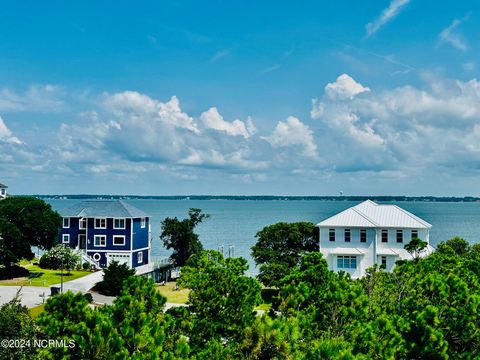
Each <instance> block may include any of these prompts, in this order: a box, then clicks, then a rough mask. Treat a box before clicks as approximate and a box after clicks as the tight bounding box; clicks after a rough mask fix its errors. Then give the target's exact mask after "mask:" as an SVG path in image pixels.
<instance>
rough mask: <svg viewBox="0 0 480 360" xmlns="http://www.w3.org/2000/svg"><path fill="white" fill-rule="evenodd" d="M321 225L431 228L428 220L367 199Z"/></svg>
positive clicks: (398, 208) (395, 206) (393, 206)
mask: <svg viewBox="0 0 480 360" xmlns="http://www.w3.org/2000/svg"><path fill="white" fill-rule="evenodd" d="M317 226H320V227H327V226H331V227H335V226H337V227H340V226H341V227H346V226H348V227H364V228H378V227H384V228H413V229H429V228H431V227H432V225H430V224H429V223H428V222H426V221H424V220H422V219H420V218H419V217H418V216H416V215H413V214H412V213H410V212H408V211H406V210H404V209H402V208H400V207H398V206H397V205H383V204H381V205H380V204H377V203H375V202H373V201H371V200H366V201H364V202H362V203H360V204H358V205H356V206H353V207H351V208H348V209H346V210H344V211H342V212H340V213H338V214H336V215H334V216H332V217H329V218H328V219H325V220H323V221H322V222H320V223H318V224H317Z"/></svg>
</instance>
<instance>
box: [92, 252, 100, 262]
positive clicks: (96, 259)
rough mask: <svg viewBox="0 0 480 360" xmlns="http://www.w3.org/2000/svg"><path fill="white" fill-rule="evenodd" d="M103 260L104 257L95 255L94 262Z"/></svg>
mask: <svg viewBox="0 0 480 360" xmlns="http://www.w3.org/2000/svg"><path fill="white" fill-rule="evenodd" d="M101 258H102V256H101V255H100V254H99V253H95V254H93V260H95V261H100V259H101Z"/></svg>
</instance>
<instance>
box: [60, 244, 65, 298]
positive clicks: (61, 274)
mask: <svg viewBox="0 0 480 360" xmlns="http://www.w3.org/2000/svg"><path fill="white" fill-rule="evenodd" d="M61 256H62V267H61V268H60V294H63V257H64V256H65V254H64V253H63V252H62V255H61Z"/></svg>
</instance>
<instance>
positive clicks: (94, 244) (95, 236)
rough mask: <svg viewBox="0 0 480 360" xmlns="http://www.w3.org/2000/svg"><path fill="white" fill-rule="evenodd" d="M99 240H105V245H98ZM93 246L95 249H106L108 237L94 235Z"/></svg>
mask: <svg viewBox="0 0 480 360" xmlns="http://www.w3.org/2000/svg"><path fill="white" fill-rule="evenodd" d="M97 238H100V239H102V238H103V239H105V245H97V242H96V240H97ZM93 246H95V247H106V246H107V235H94V236H93Z"/></svg>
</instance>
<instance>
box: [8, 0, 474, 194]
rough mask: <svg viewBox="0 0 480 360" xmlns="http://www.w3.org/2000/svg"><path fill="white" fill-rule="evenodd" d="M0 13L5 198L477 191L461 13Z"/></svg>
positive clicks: (402, 5)
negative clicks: (21, 195)
mask: <svg viewBox="0 0 480 360" xmlns="http://www.w3.org/2000/svg"><path fill="white" fill-rule="evenodd" d="M2 10H3V11H2V13H1V14H0V17H1V19H0V20H1V21H0V49H1V51H0V117H1V121H0V154H1V158H0V182H4V183H7V184H8V185H9V186H10V190H11V192H12V193H97V194H100V193H115V194H156V195H170V194H283V195H297V194H308V195H324V194H325V195H329V194H337V193H338V192H339V191H343V192H344V193H345V194H387V195H388V194H390V195H396V194H406V195H423V194H427V195H477V196H480V188H478V182H479V171H480V82H478V81H477V80H476V78H477V77H478V69H479V67H480V58H479V57H480V56H479V54H480V53H479V51H478V50H479V49H478V48H479V46H480V44H479V42H478V36H477V34H478V33H479V31H480V25H479V24H480V22H479V21H478V16H479V10H480V5H479V4H478V3H476V2H470V1H457V2H433V1H419V0H391V1H388V0H387V1H383V0H382V1H380V0H377V1H335V2H330V1H328V2H327V1H303V2H301V3H298V2H291V1H275V2H274V1H262V2H253V1H251V2H250V1H228V2H227V1H209V2H198V1H175V2H163V1H138V2H135V4H133V3H132V2H126V1H115V2H113V1H112V2H110V1H104V2H101V3H99V2H89V1H81V2H80V1H78V2H77V1H69V2H64V1H51V2H48V3H47V4H46V3H45V2H42V3H40V2H38V1H24V2H21V3H19V2H9V3H4V4H3V6H2Z"/></svg>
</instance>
